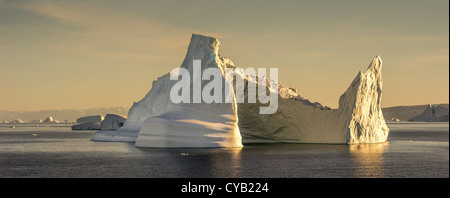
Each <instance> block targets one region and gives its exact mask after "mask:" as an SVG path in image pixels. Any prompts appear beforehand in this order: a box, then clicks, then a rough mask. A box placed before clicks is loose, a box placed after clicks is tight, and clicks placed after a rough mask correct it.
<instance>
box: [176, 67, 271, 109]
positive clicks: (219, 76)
mask: <svg viewBox="0 0 450 198" xmlns="http://www.w3.org/2000/svg"><path fill="white" fill-rule="evenodd" d="M244 79H246V83H244ZM170 80H175V81H177V82H176V83H175V84H174V85H173V86H172V87H171V90H170V100H171V101H172V102H173V103H175V104H179V103H196V104H198V103H206V104H211V103H233V102H236V103H244V102H247V103H256V101H257V100H258V101H259V103H260V104H268V105H264V106H261V107H260V108H259V113H260V114H273V113H275V112H276V111H277V109H278V68H270V78H269V79H267V78H266V69H265V68H258V76H257V75H256V72H255V69H253V68H247V69H245V70H244V69H242V68H226V69H225V72H224V73H223V72H222V71H221V70H220V69H219V68H213V67H211V68H206V69H204V71H202V70H201V60H193V74H192V75H191V74H190V72H189V70H188V69H186V68H183V67H180V68H175V69H173V70H172V71H171V72H170ZM204 82H206V83H204ZM256 85H258V86H256ZM191 87H192V89H191ZM256 87H258V91H257V90H256ZM244 92H247V93H248V97H247V101H245V100H244ZM267 92H268V93H269V95H267ZM191 94H192V95H191ZM257 95H258V97H256V96H257ZM234 100H235V101H234Z"/></svg>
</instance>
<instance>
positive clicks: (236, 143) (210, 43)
mask: <svg viewBox="0 0 450 198" xmlns="http://www.w3.org/2000/svg"><path fill="white" fill-rule="evenodd" d="M219 45H220V42H219V41H218V40H217V39H215V38H212V37H207V36H202V35H197V34H193V35H192V38H191V42H190V44H189V47H188V51H187V53H186V56H185V59H184V61H183V63H182V64H181V66H180V68H184V69H187V70H188V71H192V70H193V61H194V60H201V63H202V65H201V70H202V71H205V69H208V68H217V69H219V70H220V71H221V74H222V77H223V80H224V81H225V83H231V84H232V89H233V91H232V95H226V96H225V97H232V102H231V103H210V104H206V103H204V102H201V103H178V104H175V103H173V102H172V101H171V99H170V91H171V88H172V86H173V85H174V84H175V83H176V81H174V80H170V77H171V76H170V75H171V74H170V73H168V74H166V75H163V76H161V77H159V78H158V79H157V80H156V81H154V82H153V84H152V88H151V90H150V91H149V92H148V93H147V95H146V96H145V97H144V98H143V99H142V100H141V101H139V102H136V103H134V104H133V106H132V107H131V108H130V110H129V112H128V119H127V121H126V122H125V124H124V126H123V127H122V128H120V129H119V130H116V131H98V132H96V133H95V134H94V136H93V137H92V140H94V141H123V142H134V143H135V146H138V147H242V144H245V143H274V142H275V143H276V142H290V143H337V144H358V143H380V142H385V141H386V139H387V136H388V134H389V129H388V127H387V126H386V123H385V120H384V117H383V114H382V111H381V97H382V77H381V67H382V61H381V58H380V57H379V56H376V57H375V58H374V59H373V60H372V62H371V63H370V65H369V67H368V68H367V70H366V71H365V72H364V73H363V72H359V73H358V74H357V75H356V77H355V78H354V80H353V81H352V83H351V84H350V86H349V87H348V89H347V90H346V91H345V92H344V94H343V95H342V96H341V97H340V98H339V108H337V109H331V108H329V107H326V106H323V105H321V104H320V103H317V102H314V103H312V102H310V101H309V100H308V99H305V98H303V97H301V96H300V95H299V94H298V93H297V91H296V89H294V88H291V87H288V86H285V85H282V84H281V83H279V82H278V84H277V86H271V84H273V82H267V83H266V82H264V83H261V82H262V80H260V79H258V78H257V77H256V76H251V75H245V74H244V73H243V72H242V69H241V68H238V67H236V66H235V65H234V64H233V63H232V62H231V60H229V59H228V58H225V57H221V56H220V55H219V53H218V50H219ZM225 71H232V73H231V74H229V73H227V72H225ZM233 77H235V78H236V81H237V80H238V79H241V80H244V81H245V82H246V84H245V87H250V86H256V87H259V86H265V87H266V93H267V92H268V93H270V92H274V93H277V94H278V101H277V102H278V109H277V111H276V112H275V113H273V114H260V112H259V110H260V107H261V106H264V105H266V104H261V103H260V102H256V103H248V102H244V103H241V102H239V103H237V102H236V98H237V97H239V98H241V97H243V98H245V101H248V97H249V95H248V93H249V92H248V90H246V91H245V92H243V95H239V94H238V93H236V94H238V95H236V94H235V92H234V90H236V89H239V87H237V84H233ZM191 82H192V79H191ZM190 86H191V90H192V83H191V85H190ZM202 86H204V85H202ZM245 89H246V88H245ZM258 89H259V88H258ZM266 95H268V94H266ZM191 99H192V98H191ZM257 101H258V100H257Z"/></svg>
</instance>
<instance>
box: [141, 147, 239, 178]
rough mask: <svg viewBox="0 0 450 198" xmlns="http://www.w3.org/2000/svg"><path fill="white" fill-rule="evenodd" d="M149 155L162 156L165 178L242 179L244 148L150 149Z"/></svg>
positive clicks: (144, 150)
mask: <svg viewBox="0 0 450 198" xmlns="http://www.w3.org/2000/svg"><path fill="white" fill-rule="evenodd" d="M140 150H141V151H143V152H144V154H145V153H146V154H147V155H152V156H155V155H158V153H159V154H163V155H161V157H162V159H163V160H164V161H163V162H161V163H163V164H165V165H164V168H162V169H161V170H159V171H160V172H165V173H164V174H163V177H194V178H197V177H199V178H209V177H241V175H242V163H241V162H242V158H241V151H242V148H195V149H149V148H140Z"/></svg>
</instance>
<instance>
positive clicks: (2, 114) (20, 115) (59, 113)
mask: <svg viewBox="0 0 450 198" xmlns="http://www.w3.org/2000/svg"><path fill="white" fill-rule="evenodd" d="M129 109H130V108H129V107H103V108H92V109H64V110H41V111H7V110H0V122H1V121H3V120H4V121H8V122H11V121H13V120H18V119H21V120H23V121H24V122H31V121H33V120H44V119H46V118H48V117H50V116H51V117H52V118H53V119H55V120H59V121H65V120H68V121H69V122H75V121H76V120H77V118H79V117H84V116H89V115H103V116H105V115H106V114H119V115H125V116H126V115H127V114H128V110H129Z"/></svg>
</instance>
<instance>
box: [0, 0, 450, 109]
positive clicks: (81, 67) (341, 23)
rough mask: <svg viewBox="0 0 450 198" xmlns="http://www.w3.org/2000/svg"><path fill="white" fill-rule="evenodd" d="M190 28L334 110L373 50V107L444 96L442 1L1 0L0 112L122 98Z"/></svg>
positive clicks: (445, 6) (177, 54)
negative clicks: (378, 95) (376, 97)
mask: <svg viewBox="0 0 450 198" xmlns="http://www.w3.org/2000/svg"><path fill="white" fill-rule="evenodd" d="M192 33H196V34H203V35H207V36H213V37H216V38H217V39H219V40H220V42H221V46H220V50H219V54H220V55H221V56H224V57H228V58H230V59H231V60H232V61H233V63H234V64H235V65H236V66H238V67H243V68H247V67H253V68H269V67H276V68H278V79H279V81H280V82H281V83H283V84H285V85H287V86H290V87H294V88H297V90H298V93H299V94H300V95H301V96H302V97H305V98H307V99H309V100H311V101H313V102H316V101H317V102H320V103H321V104H323V105H327V106H329V107H332V108H337V107H338V100H339V97H340V95H341V94H343V93H344V92H345V90H346V89H347V88H348V86H349V85H350V83H351V82H352V80H353V79H354V78H355V77H356V75H357V73H358V72H359V71H365V69H366V68H367V66H368V65H369V63H370V62H371V60H372V59H373V58H374V57H375V56H377V55H380V56H381V58H382V60H383V70H382V72H383V73H382V75H383V98H382V106H383V107H389V106H399V105H419V104H428V103H432V104H436V103H448V102H449V1H448V0H421V1H417V0H395V1H392V0H370V1H369V0H339V1H336V0H321V1H316V0H295V1H294V0H293V1H289V0H285V1H265V0H247V1H235V0H231V1H214V0H192V1H174V0H159V1H143V0H127V1H125V0H122V1H119V0H89V1H88V0H77V1H75V0H72V1H67V0H54V1H52V0H42V1H41V0H0V110H20V111H34V110H49V109H52V110H53V109H85V108H97V107H116V106H123V107H131V105H132V104H133V102H135V101H139V100H141V99H142V98H143V97H144V96H145V95H146V94H147V93H148V91H149V90H150V89H151V84H152V82H153V81H154V80H156V79H157V78H158V77H159V76H161V75H164V74H166V73H168V72H170V71H171V70H172V69H173V68H176V67H179V66H180V65H181V63H182V61H183V59H184V56H185V53H186V51H187V47H188V44H189V40H190V37H191V35H192Z"/></svg>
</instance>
